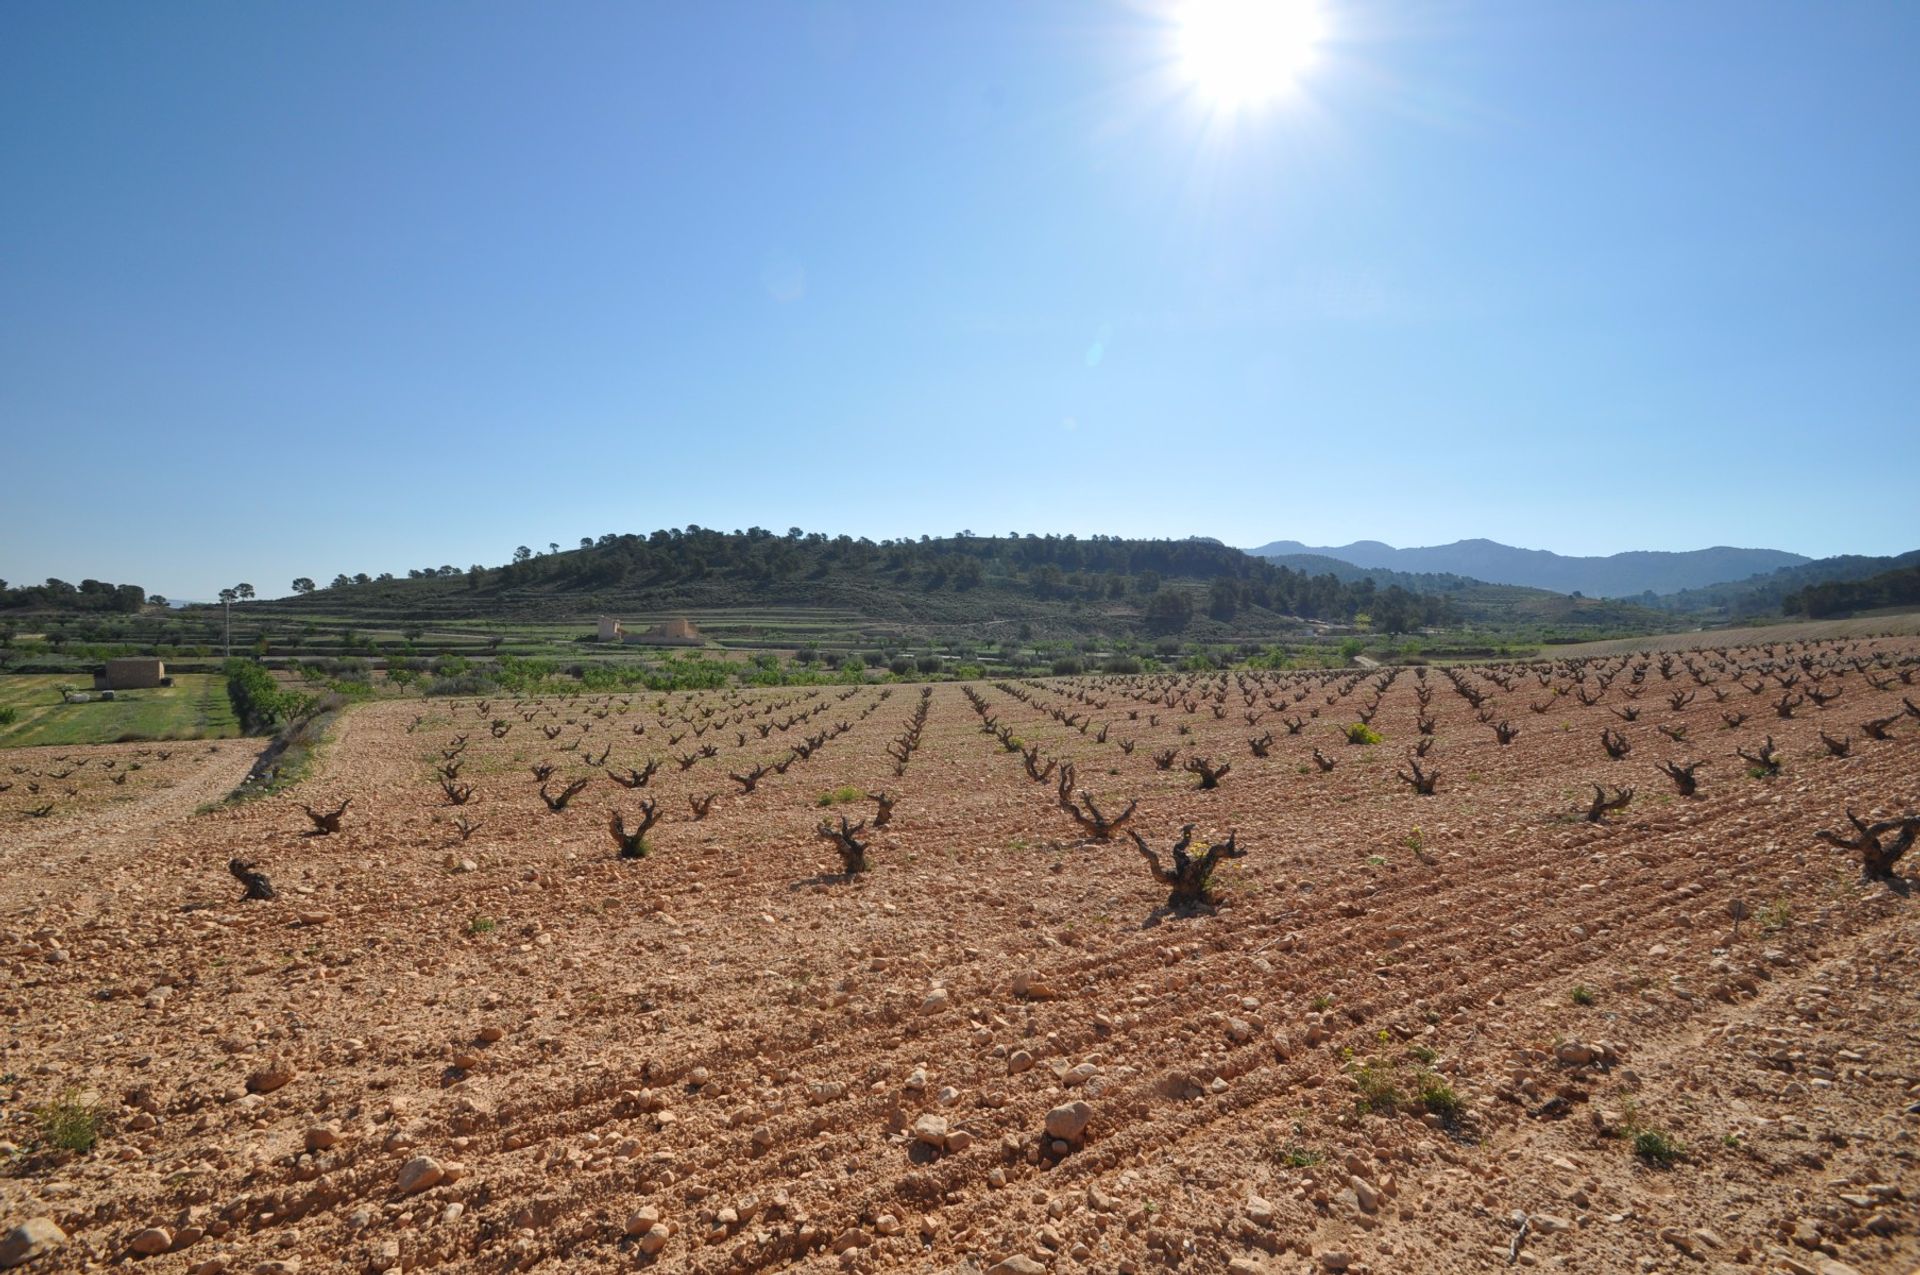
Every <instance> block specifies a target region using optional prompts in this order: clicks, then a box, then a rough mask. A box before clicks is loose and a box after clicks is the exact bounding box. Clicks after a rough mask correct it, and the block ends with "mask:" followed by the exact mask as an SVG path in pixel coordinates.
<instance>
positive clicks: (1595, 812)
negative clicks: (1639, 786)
mask: <svg viewBox="0 0 1920 1275" xmlns="http://www.w3.org/2000/svg"><path fill="white" fill-rule="evenodd" d="M1632 800H1633V789H1631V788H1616V789H1614V790H1613V796H1611V797H1609V796H1607V790H1606V789H1605V788H1602V787H1601V786H1600V785H1599V784H1595V785H1594V786H1593V804H1592V805H1590V806H1588V807H1587V822H1588V823H1605V822H1606V815H1607V813H1608V812H1609V811H1613V810H1625V809H1626V808H1627V803H1629V802H1631V801H1632Z"/></svg>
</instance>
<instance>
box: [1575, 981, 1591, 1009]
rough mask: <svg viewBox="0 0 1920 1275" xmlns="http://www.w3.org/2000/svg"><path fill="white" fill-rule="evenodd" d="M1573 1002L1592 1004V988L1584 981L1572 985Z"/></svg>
mask: <svg viewBox="0 0 1920 1275" xmlns="http://www.w3.org/2000/svg"><path fill="white" fill-rule="evenodd" d="M1573 1003H1574V1004H1576V1005H1591V1004H1593V989H1592V988H1590V987H1588V986H1587V985H1586V984H1585V983H1576V984H1574V987H1573Z"/></svg>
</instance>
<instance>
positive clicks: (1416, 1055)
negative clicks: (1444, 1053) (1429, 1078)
mask: <svg viewBox="0 0 1920 1275" xmlns="http://www.w3.org/2000/svg"><path fill="white" fill-rule="evenodd" d="M1439 1056H1440V1055H1439V1054H1436V1053H1434V1052H1433V1050H1431V1049H1429V1048H1427V1047H1426V1046H1425V1045H1408V1046H1407V1057H1409V1058H1411V1059H1413V1060H1414V1061H1415V1062H1417V1063H1419V1064H1420V1065H1421V1066H1422V1067H1431V1066H1433V1063H1434V1060H1435V1059H1436V1058H1438V1057H1439Z"/></svg>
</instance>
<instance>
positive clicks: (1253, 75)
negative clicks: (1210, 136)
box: [1179, 0, 1325, 109]
mask: <svg viewBox="0 0 1920 1275" xmlns="http://www.w3.org/2000/svg"><path fill="white" fill-rule="evenodd" d="M1179 20H1180V57H1181V62H1182V64H1183V66H1184V69H1185V71H1186V74H1187V75H1188V76H1189V77H1190V78H1191V79H1192V80H1193V82H1194V85H1195V86H1196V87H1197V88H1198V89H1199V90H1200V92H1201V93H1202V94H1204V95H1205V96H1207V97H1208V98H1210V99H1212V100H1213V102H1214V104H1215V105H1217V106H1220V107H1224V108H1228V109H1240V108H1244V107H1254V106H1259V105H1261V104H1263V103H1265V102H1267V101H1269V100H1271V99H1272V98H1275V97H1278V96H1280V95H1281V94H1283V93H1286V92H1287V91H1288V90H1290V89H1292V88H1293V87H1294V85H1295V84H1296V83H1297V82H1298V80H1299V78H1300V76H1301V74H1302V73H1303V72H1305V71H1306V69H1307V68H1308V67H1309V66H1310V65H1311V64H1312V63H1313V60H1314V55H1315V53H1316V52H1317V51H1318V49H1319V45H1320V40H1321V37H1322V36H1323V35H1324V34H1325V24H1324V23H1323V22H1322V21H1321V17H1320V6H1319V5H1318V4H1316V3H1315V0H1189V3H1187V4H1186V5H1184V6H1183V7H1182V8H1181V10H1180V15H1179Z"/></svg>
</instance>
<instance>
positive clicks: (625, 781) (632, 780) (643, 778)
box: [607, 760, 660, 788]
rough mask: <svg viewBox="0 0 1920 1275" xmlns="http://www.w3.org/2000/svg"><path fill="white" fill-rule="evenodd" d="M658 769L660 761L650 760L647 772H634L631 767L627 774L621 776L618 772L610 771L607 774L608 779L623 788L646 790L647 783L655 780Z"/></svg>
mask: <svg viewBox="0 0 1920 1275" xmlns="http://www.w3.org/2000/svg"><path fill="white" fill-rule="evenodd" d="M658 769H660V763H659V761H657V760H650V761H648V762H647V766H646V769H645V770H634V769H632V768H631V767H629V768H628V769H627V772H626V773H625V774H621V773H620V772H619V771H617V770H609V771H608V772H607V778H609V779H611V780H613V782H614V783H616V784H619V785H620V786H621V787H622V788H645V787H646V786H647V781H648V780H649V779H652V778H653V772H654V771H656V770H658Z"/></svg>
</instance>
